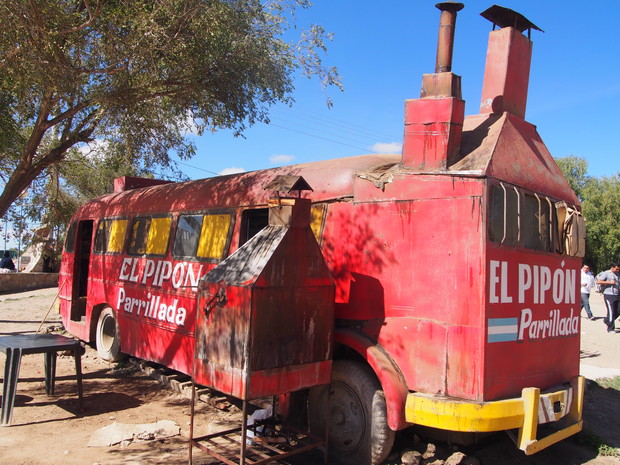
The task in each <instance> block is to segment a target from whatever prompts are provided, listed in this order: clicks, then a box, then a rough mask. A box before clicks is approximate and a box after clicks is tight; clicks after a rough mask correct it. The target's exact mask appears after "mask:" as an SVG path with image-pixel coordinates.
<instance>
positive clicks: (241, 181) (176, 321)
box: [59, 27, 583, 453]
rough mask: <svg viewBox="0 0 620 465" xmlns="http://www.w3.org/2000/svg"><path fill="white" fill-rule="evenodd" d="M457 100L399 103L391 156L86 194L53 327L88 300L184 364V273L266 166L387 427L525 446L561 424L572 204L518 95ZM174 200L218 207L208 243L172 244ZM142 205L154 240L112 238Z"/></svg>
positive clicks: (244, 223) (233, 228)
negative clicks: (307, 207)
mask: <svg viewBox="0 0 620 465" xmlns="http://www.w3.org/2000/svg"><path fill="white" fill-rule="evenodd" d="M506 30H508V32H509V33H510V34H518V35H519V36H521V34H520V33H519V32H518V31H517V32H515V31H514V30H513V28H511V27H508V28H504V29H501V30H499V31H493V32H492V33H491V34H492V38H493V37H495V38H496V37H497V35H505V34H506V32H505V31H506ZM494 34H496V35H495V36H494ZM521 37H524V36H521ZM492 40H496V39H492ZM497 40H500V42H501V40H502V39H501V37H500V38H499V39H497ZM519 40H520V39H519ZM528 44H529V40H528ZM490 48H491V47H490ZM488 59H489V58H488ZM528 67H529V62H528ZM528 72H529V69H528ZM447 74H451V73H447ZM431 76H436V75H431ZM487 77H488V79H489V82H491V84H489V85H491V86H492V85H493V84H492V81H493V78H494V76H486V77H485V82H486V80H487ZM425 79H426V77H425ZM451 79H452V78H451ZM526 86H527V84H526ZM486 92H489V91H488V89H487V90H486ZM483 94H484V92H483ZM459 98H460V96H456V97H455V96H448V97H447V98H444V97H443V96H441V95H440V96H432V94H431V98H429V97H428V95H427V96H424V97H423V98H421V99H417V100H415V101H409V102H407V105H408V106H407V110H406V125H408V126H406V130H405V147H404V149H403V155H402V157H401V155H368V156H359V157H351V158H343V159H336V160H329V161H319V162H314V163H307V164H301V165H294V166H289V167H282V168H276V169H269V170H262V171H256V172H250V173H243V174H237V175H230V176H220V177H215V178H209V179H203V180H198V181H190V182H184V183H171V184H164V185H155V186H150V187H143V188H138V189H129V190H126V191H123V192H116V193H113V194H110V195H107V196H104V197H101V198H98V199H95V200H93V201H91V202H89V203H87V204H86V205H84V206H83V207H82V208H80V210H79V211H78V212H77V213H76V215H75V217H74V220H73V225H72V227H73V228H74V230H73V231H70V233H69V234H68V238H69V239H68V243H67V249H68V251H67V250H66V251H65V252H64V253H63V260H62V269H61V273H60V281H59V287H60V301H61V306H60V311H61V314H62V317H63V322H64V324H65V327H66V328H67V330H68V331H69V332H70V333H72V334H74V335H76V336H77V337H79V338H80V339H83V340H84V341H88V342H93V343H94V341H95V333H96V326H97V320H98V318H99V315H100V313H101V311H102V310H103V309H104V308H106V307H111V309H112V310H113V312H114V314H115V316H116V319H117V323H118V331H119V332H120V334H121V341H120V346H121V350H122V352H124V353H128V354H131V355H134V356H136V357H139V358H143V359H146V360H152V361H155V362H157V363H160V364H163V365H165V366H167V367H170V368H173V369H175V370H178V371H181V372H184V373H188V374H191V373H192V366H193V363H194V344H195V341H194V334H195V322H196V318H197V315H196V312H197V305H196V286H197V285H198V282H199V279H200V278H201V277H202V276H204V275H205V274H206V273H207V272H208V271H210V270H212V269H213V268H215V267H216V266H217V264H218V263H219V261H221V260H222V259H223V258H225V257H226V256H228V255H229V254H230V253H232V252H233V251H235V250H237V249H238V248H239V247H240V245H241V244H242V243H243V242H245V240H247V239H248V238H249V236H250V235H251V234H252V233H251V231H252V230H253V229H260V228H261V227H262V226H264V216H263V215H262V214H259V213H260V212H261V211H264V210H265V209H266V208H267V204H268V200H269V198H270V197H271V196H273V192H268V191H266V190H265V189H264V187H265V186H266V185H267V184H268V183H269V182H270V181H271V180H272V179H273V178H274V177H275V176H277V175H296V176H302V177H303V178H304V179H305V180H306V181H307V183H308V184H309V185H310V186H311V187H312V189H313V192H311V193H309V194H304V196H305V197H308V198H311V200H312V202H313V206H314V207H313V212H314V218H315V220H314V222H313V231H314V233H315V235H316V237H317V240H318V242H319V244H320V246H321V250H322V252H323V256H324V258H325V260H326V262H327V264H328V266H329V269H330V270H331V273H332V275H333V278H334V280H335V284H336V291H335V294H336V295H335V325H336V329H335V344H336V346H335V350H334V360H337V359H339V358H352V356H351V354H357V355H355V357H353V358H354V359H355V360H357V361H363V363H365V364H366V365H367V366H368V367H370V369H371V370H372V372H373V373H374V376H376V379H377V380H378V382H379V384H380V386H381V389H382V390H383V392H384V393H385V404H386V407H385V409H386V421H387V423H388V425H389V427H390V429H391V430H398V429H402V428H404V427H406V426H408V425H411V424H416V423H417V424H421V425H426V426H433V427H438V428H443V429H447V430H457V431H470V432H477V431H497V430H504V429H506V430H507V429H512V428H517V429H520V435H519V439H518V445H519V447H521V448H522V449H523V450H525V451H526V452H527V453H532V452H535V451H536V450H538V449H540V448H542V447H546V446H547V445H549V444H551V443H553V442H556V441H557V440H559V439H561V438H562V437H565V436H566V435H569V434H572V433H574V432H575V431H578V430H579V429H580V428H581V410H580V409H581V402H582V398H583V380H582V379H581V378H579V377H578V375H579V344H580V339H579V331H580V322H579V313H580V303H579V297H578V296H579V293H578V286H579V285H578V283H577V279H578V270H579V269H580V267H581V258H580V256H582V253H583V245H582V242H583V237H572V236H571V237H569V235H568V233H567V229H566V225H567V224H568V223H570V221H571V220H570V219H571V218H573V219H575V218H576V220H575V221H578V220H579V201H578V199H577V197H576V196H575V194H574V192H573V191H572V190H571V188H570V187H569V185H568V183H567V182H566V180H565V179H564V177H563V176H562V174H561V172H560V170H559V168H558V167H557V165H556V164H555V162H554V161H553V158H552V157H551V155H550V153H549V152H548V150H547V149H546V147H545V145H544V143H543V142H542V140H541V139H540V137H539V135H538V133H537V131H536V129H535V127H534V126H533V125H531V124H530V123H527V122H526V121H524V119H523V117H522V115H521V116H520V115H519V113H520V112H522V113H524V106H525V101H524V100H523V101H522V102H520V103H521V106H522V108H521V107H519V108H518V111H511V109H510V108H508V104H509V103H510V102H511V101H510V98H506V99H505V102H506V107H504V108H500V109H499V111H498V109H497V106H494V107H490V106H489V108H486V110H485V109H484V108H485V107H484V106H483V108H482V109H481V111H482V114H480V115H474V116H469V117H467V118H464V120H462V121H461V122H460V123H459V118H458V115H457V116H456V117H455V116H454V115H455V112H456V113H458V107H459V105H461V104H460V103H458V102H459ZM517 100H518V98H517ZM461 102H462V101H461ZM500 103H501V102H500ZM518 103H519V102H518ZM438 105H439V107H438ZM411 108H414V109H415V112H414V113H410V111H413V110H411ZM455 108H456V110H455ZM446 114H447V116H445V115H446ZM416 125H418V126H424V127H426V128H427V129H424V130H422V131H420V130H417V129H416V127H417V126H416ZM438 126H439V127H441V129H442V130H441V131H437V130H436V129H437V127H438ZM429 127H430V129H428V128H429ZM455 128H456V129H455ZM455 130H456V131H457V134H456V138H455V139H451V137H452V135H453V134H452V132H453V131H455ZM438 133H439V134H443V135H442V136H440V137H444V136H445V139H437V138H436V137H437V136H436V135H437V134H438ZM433 138H435V139H433ZM455 144H456V150H455V151H453V152H451V150H452V148H451V147H452V146H453V145H455ZM442 151H443V155H442ZM455 154H456V155H455ZM188 213H196V214H199V215H203V214H207V213H208V214H211V213H213V214H216V215H220V217H222V218H223V217H226V218H229V224H228V226H227V228H225V230H226V234H225V237H222V238H221V243H222V244H223V245H222V250H223V251H224V253H223V255H222V256H221V257H218V258H217V259H212V260H197V259H192V260H188V259H186V258H183V257H180V256H175V253H174V247H175V246H174V241H175V234H176V232H177V231H178V228H179V226H178V224H179V221H180V220H179V218H180V216H181V215H184V214H188ZM142 217H149V218H169V220H165V221H163V220H162V224H165V225H167V226H168V232H167V233H166V234H167V236H166V238H165V247H164V248H163V249H162V250H160V251H158V252H159V253H151V254H149V253H137V254H133V255H131V254H128V253H127V252H126V250H127V248H128V247H131V245H130V243H131V241H132V239H131V237H129V236H130V234H131V228H130V227H129V225H131V224H132V221H133V220H134V218H142ZM103 219H119V220H127V223H126V225H127V232H128V234H127V237H125V236H123V244H124V245H123V248H122V249H121V250H119V251H118V252H115V253H95V252H94V251H93V250H94V247H93V244H95V243H96V241H97V238H96V232H97V231H98V228H99V224H100V222H101V221H102V220H103ZM227 221H228V220H227ZM579 221H580V220H579ZM579 221H578V222H579ZM579 225H582V222H579ZM580 227H581V226H580ZM577 229H578V228H577V227H575V230H577ZM71 241H73V242H71ZM580 244H581V245H580ZM274 331H277V328H274ZM556 387H557V389H555V388H556ZM549 390H551V391H552V392H551V393H550V394H548V397H545V396H546V395H547V394H545V392H546V391H549ZM530 395H531V396H532V399H531V400H529V401H528V400H524V399H526V398H528V396H530ZM528 402H529V403H528ZM545 403H547V405H546V404H545ZM549 403H550V404H549ZM545 405H546V406H545ZM549 405H551V407H549ZM467 409H469V410H467ZM472 409H473V410H472ZM472 412H473V413H472ZM475 412H478V413H475ZM543 417H544V419H542V418H543ZM561 418H569V419H570V424H569V425H568V427H567V428H566V429H565V430H564V432H563V433H562V434H561V435H559V436H558V435H556V436H553V435H552V438H551V439H548V438H547V439H538V440H537V437H536V425H537V424H538V423H546V422H554V421H555V420H559V419H561ZM532 430H533V431H532ZM388 446H389V444H388Z"/></svg>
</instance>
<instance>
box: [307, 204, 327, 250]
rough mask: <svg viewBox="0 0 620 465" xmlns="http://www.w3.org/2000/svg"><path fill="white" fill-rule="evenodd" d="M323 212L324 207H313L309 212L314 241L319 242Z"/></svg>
mask: <svg viewBox="0 0 620 465" xmlns="http://www.w3.org/2000/svg"><path fill="white" fill-rule="evenodd" d="M324 212H325V205H313V206H312V209H311V210H310V229H312V232H313V233H314V237H316V240H317V241H318V242H320V240H321V227H322V226H323V214H324Z"/></svg>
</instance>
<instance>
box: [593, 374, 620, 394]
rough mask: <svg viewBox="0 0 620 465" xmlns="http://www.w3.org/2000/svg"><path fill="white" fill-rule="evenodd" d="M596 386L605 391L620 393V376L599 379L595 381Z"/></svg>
mask: <svg viewBox="0 0 620 465" xmlns="http://www.w3.org/2000/svg"><path fill="white" fill-rule="evenodd" d="M596 384H598V385H599V386H602V387H604V388H607V389H615V390H616V391H620V376H616V377H615V378H600V379H597V380H596Z"/></svg>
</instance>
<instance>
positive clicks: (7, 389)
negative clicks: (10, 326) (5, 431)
mask: <svg viewBox="0 0 620 465" xmlns="http://www.w3.org/2000/svg"><path fill="white" fill-rule="evenodd" d="M21 361H22V350H21V349H19V348H8V349H7V350H6V366H5V367H4V382H3V385H2V418H1V419H0V426H9V425H10V424H11V417H12V416H13V405H14V404H15V393H16V391H17V379H18V378H19V366H20V364H21Z"/></svg>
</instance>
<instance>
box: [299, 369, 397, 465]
mask: <svg viewBox="0 0 620 465" xmlns="http://www.w3.org/2000/svg"><path fill="white" fill-rule="evenodd" d="M308 407H309V412H308V414H309V425H310V429H311V431H313V432H314V433H315V434H318V435H321V434H325V433H324V431H325V426H327V427H328V428H329V435H328V447H329V456H330V458H335V459H337V460H338V461H339V462H340V463H345V464H349V463H350V464H356V465H377V464H379V463H381V462H383V461H384V460H385V459H386V458H387V456H388V455H389V453H390V451H391V450H392V446H393V445H394V437H395V435H396V433H395V432H394V431H392V430H391V429H390V427H389V426H388V424H387V408H386V403H385V395H384V394H383V391H382V390H381V385H380V384H379V380H378V379H377V378H376V376H375V375H374V373H373V372H372V371H371V370H370V368H369V367H368V366H366V365H364V364H362V363H359V362H354V361H350V360H337V361H334V362H333V366H332V381H331V384H330V385H329V386H328V387H325V386H321V387H318V388H313V389H311V390H310V393H309V397H308ZM326 416H327V419H326Z"/></svg>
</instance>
